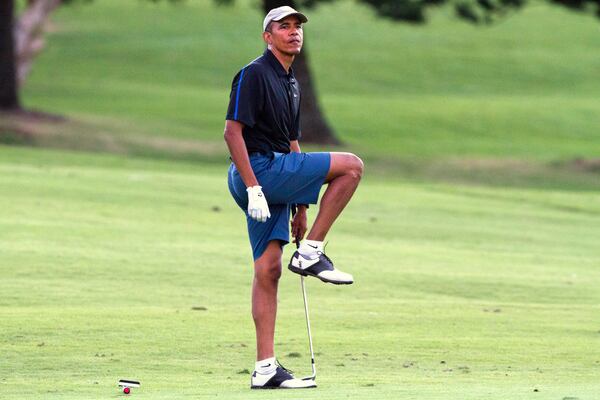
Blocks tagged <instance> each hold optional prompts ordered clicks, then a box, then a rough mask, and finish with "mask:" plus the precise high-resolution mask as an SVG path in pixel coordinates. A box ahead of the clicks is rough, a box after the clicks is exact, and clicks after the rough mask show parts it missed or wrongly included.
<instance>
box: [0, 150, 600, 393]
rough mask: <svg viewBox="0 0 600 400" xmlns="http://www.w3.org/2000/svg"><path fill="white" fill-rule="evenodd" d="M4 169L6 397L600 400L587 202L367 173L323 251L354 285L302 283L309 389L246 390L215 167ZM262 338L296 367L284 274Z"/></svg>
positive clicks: (1, 316) (237, 288)
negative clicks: (130, 382)
mask: <svg viewBox="0 0 600 400" xmlns="http://www.w3.org/2000/svg"><path fill="white" fill-rule="evenodd" d="M0 155H1V157H0V192H1V194H2V195H1V196H0V254H1V258H0V263H1V264H0V321H1V330H0V354H1V357H2V360H1V362H0V397H1V398H2V399H3V400H5V399H32V398H36V399H83V398H89V399H100V398H116V397H119V396H121V395H120V394H119V391H118V389H117V387H116V382H117V380H118V379H120V378H130V379H139V380H141V382H142V388H141V389H139V390H134V394H133V396H135V398H139V399H166V398H172V399H181V398H215V397H216V398H224V399H254V398H256V399H265V398H267V399H276V398H277V399H281V398H283V399H287V398H289V399H309V398H315V399H316V398H319V399H346V398H371V399H380V398H388V399H482V398H486V399H503V400H504V399H565V398H569V399H575V398H577V399H581V400H583V399H597V398H598V397H597V396H598V393H600V383H599V380H598V377H599V376H600V319H599V317H598V315H599V313H600V306H599V304H600V291H599V290H598V287H599V285H600V269H599V267H600V264H599V261H598V260H600V248H599V246H598V243H599V242H600V229H599V228H598V227H599V226H600V196H599V195H598V194H597V193H595V192H575V191H550V190H527V189H521V190H516V189H501V188H486V187H485V186H479V187H474V186H457V185H453V186H450V185H443V184H435V185H434V184H425V183H410V182H401V181H393V180H391V181H390V180H387V181H383V180H378V179H376V178H373V177H371V176H369V175H368V174H367V176H366V178H365V179H364V181H363V185H362V187H361V188H360V189H359V192H358V193H357V195H356V198H355V201H354V202H353V203H351V205H350V207H349V208H348V209H347V211H346V212H345V213H344V215H343V217H342V219H341V220H340V222H339V224H338V225H337V226H336V227H335V229H334V230H333V231H332V232H331V235H330V238H329V239H330V245H329V247H328V252H329V254H330V255H331V256H332V257H333V258H334V259H335V260H336V261H337V263H338V265H340V266H343V267H344V269H345V270H348V271H349V272H352V273H353V274H354V276H355V278H356V284H355V285H353V286H350V287H334V286H330V285H324V284H322V283H320V282H316V281H314V280H310V281H309V285H308V291H309V301H310V305H311V313H312V323H313V329H314V342H315V350H316V352H317V367H318V374H319V375H318V383H319V385H320V387H319V389H317V390H314V391H301V392H297V391H290V392H283V393H281V392H277V393H273V392H268V393H263V392H259V393H255V392H250V390H249V389H248V383H249V378H250V376H249V371H251V370H252V365H253V364H252V363H253V358H254V336H253V325H252V320H251V317H250V304H249V299H250V284H251V279H252V271H251V267H250V265H249V262H248V261H249V259H250V252H249V248H248V245H247V242H246V236H245V233H244V221H243V217H242V214H241V212H240V211H239V210H238V209H237V208H236V207H235V206H234V204H233V202H232V201H231V200H230V199H229V197H228V196H229V195H228V193H227V190H226V185H225V168H226V163H222V164H221V165H214V164H201V163H195V164H186V163H175V162H171V163H166V162H158V161H156V162H154V161H150V160H133V159H125V158H121V157H117V156H110V155H91V154H86V153H68V152H58V151H48V150H39V149H38V150H36V149H18V148H10V147H0ZM314 212H315V210H314V209H311V214H312V215H314ZM290 250H291V249H289V248H288V249H287V252H286V254H289V253H290ZM276 342H277V344H278V351H279V353H278V356H279V357H280V359H281V361H282V362H283V363H284V365H286V366H288V367H290V368H291V369H293V370H296V371H298V373H299V374H303V373H308V372H309V366H310V363H309V357H308V349H307V343H306V330H305V325H304V316H303V308H302V300H301V294H300V289H299V280H298V278H297V277H296V276H293V275H292V274H291V273H289V272H288V271H287V270H286V271H285V272H284V274H283V279H282V284H281V288H280V295H279V324H278V330H277V338H276Z"/></svg>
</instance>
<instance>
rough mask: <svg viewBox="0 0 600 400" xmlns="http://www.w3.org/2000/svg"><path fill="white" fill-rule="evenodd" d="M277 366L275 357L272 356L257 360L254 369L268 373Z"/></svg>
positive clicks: (261, 372)
mask: <svg viewBox="0 0 600 400" xmlns="http://www.w3.org/2000/svg"><path fill="white" fill-rule="evenodd" d="M276 368H277V365H276V364H275V357H271V358H265V359H264V360H260V361H257V362H256V366H255V368H254V370H255V371H256V372H257V373H259V374H263V375H268V374H270V373H271V372H273V371H275V369H276Z"/></svg>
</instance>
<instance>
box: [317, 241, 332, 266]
mask: <svg viewBox="0 0 600 400" xmlns="http://www.w3.org/2000/svg"><path fill="white" fill-rule="evenodd" d="M328 244H329V242H325V244H323V251H317V254H318V255H320V256H323V257H325V259H326V260H327V261H329V262H330V263H331V264H333V261H331V258H329V257H327V254H325V248H326V247H327V245H328Z"/></svg>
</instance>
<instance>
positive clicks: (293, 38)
mask: <svg viewBox="0 0 600 400" xmlns="http://www.w3.org/2000/svg"><path fill="white" fill-rule="evenodd" d="M303 36H304V34H303V32H302V22H300V19H299V18H298V17H296V16H294V15H290V16H289V17H287V18H284V19H282V20H281V21H273V22H271V26H270V29H269V31H268V32H265V33H264V39H265V41H266V42H267V44H268V45H270V46H271V48H274V49H275V50H277V51H279V52H280V53H284V54H288V55H296V54H300V50H301V49H302V41H303Z"/></svg>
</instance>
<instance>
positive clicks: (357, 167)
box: [349, 154, 365, 180]
mask: <svg viewBox="0 0 600 400" xmlns="http://www.w3.org/2000/svg"><path fill="white" fill-rule="evenodd" d="M350 156H351V157H350V160H351V161H350V166H349V173H350V174H351V175H352V177H353V178H354V179H356V180H360V178H361V177H362V174H363V171H364V169H365V164H364V163H363V161H362V160H361V159H360V157H358V156H357V155H356V154H350Z"/></svg>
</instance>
